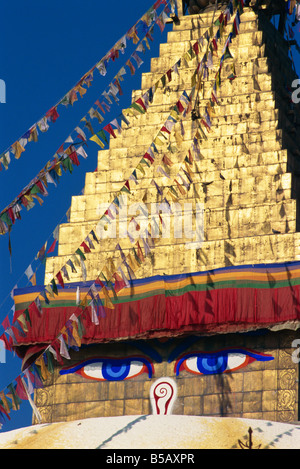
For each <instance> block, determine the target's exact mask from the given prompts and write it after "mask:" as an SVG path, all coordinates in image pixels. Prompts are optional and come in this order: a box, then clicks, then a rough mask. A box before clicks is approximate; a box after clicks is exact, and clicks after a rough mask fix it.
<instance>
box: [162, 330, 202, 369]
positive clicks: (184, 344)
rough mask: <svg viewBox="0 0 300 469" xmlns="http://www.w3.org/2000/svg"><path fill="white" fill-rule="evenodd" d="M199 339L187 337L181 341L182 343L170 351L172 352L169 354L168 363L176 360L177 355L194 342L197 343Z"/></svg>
mask: <svg viewBox="0 0 300 469" xmlns="http://www.w3.org/2000/svg"><path fill="white" fill-rule="evenodd" d="M199 339H200V337H197V336H189V337H187V338H186V339H185V340H183V342H181V343H180V344H178V345H177V346H176V347H175V348H174V350H172V352H171V353H170V355H169V358H168V363H171V362H172V361H173V360H175V358H177V357H178V355H180V354H181V353H182V352H184V351H185V350H186V349H187V348H188V347H190V346H191V345H193V344H194V343H195V342H198V340H199Z"/></svg>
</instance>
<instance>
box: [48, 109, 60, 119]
mask: <svg viewBox="0 0 300 469" xmlns="http://www.w3.org/2000/svg"><path fill="white" fill-rule="evenodd" d="M46 117H48V118H49V119H50V120H51V122H55V121H56V119H57V118H58V117H59V114H58V112H57V110H56V107H53V108H51V109H49V111H48V112H47V113H46Z"/></svg>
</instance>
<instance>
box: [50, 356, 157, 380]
mask: <svg viewBox="0 0 300 469" xmlns="http://www.w3.org/2000/svg"><path fill="white" fill-rule="evenodd" d="M133 361H140V362H142V363H143V364H144V365H145V366H146V367H147V370H148V376H149V378H152V375H153V374H154V367H153V364H152V362H151V361H150V360H149V358H146V357H144V356H139V355H133V356H127V357H123V358H116V357H94V358H89V359H88V360H84V361H82V362H80V363H77V364H76V365H74V366H71V367H69V368H64V369H62V370H60V372H59V373H60V374H61V375H66V374H70V373H75V372H77V371H79V370H81V369H82V368H84V367H85V366H87V365H91V364H93V363H112V362H115V363H117V362H119V363H123V364H128V363H129V364H130V363H131V362H133Z"/></svg>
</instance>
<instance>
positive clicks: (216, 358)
mask: <svg viewBox="0 0 300 469" xmlns="http://www.w3.org/2000/svg"><path fill="white" fill-rule="evenodd" d="M227 362H228V355H227V354H224V355H206V356H204V357H201V356H199V357H198V358H197V367H198V370H199V372H200V373H203V374H204V375H211V374H214V373H223V372H224V371H225V370H226V369H227Z"/></svg>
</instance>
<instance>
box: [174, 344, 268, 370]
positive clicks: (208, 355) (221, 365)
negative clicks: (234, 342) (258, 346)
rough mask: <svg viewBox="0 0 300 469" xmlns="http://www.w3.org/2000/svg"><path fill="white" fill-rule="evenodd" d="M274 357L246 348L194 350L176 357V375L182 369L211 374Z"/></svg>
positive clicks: (236, 368)
mask: <svg viewBox="0 0 300 469" xmlns="http://www.w3.org/2000/svg"><path fill="white" fill-rule="evenodd" d="M273 359H274V357H272V356H271V355H266V354H264V353H259V352H253V351H250V350H246V349H228V350H220V351H218V352H194V353H188V354H185V355H183V356H181V357H179V358H178V360H177V361H176V363H175V368H174V371H175V374H176V376H178V375H179V373H180V372H181V371H183V370H186V371H188V372H189V373H194V374H196V375H212V374H217V373H226V372H229V371H235V370H238V369H240V368H243V367H244V366H247V365H248V364H249V363H252V362H253V361H255V360H258V361H268V360H273Z"/></svg>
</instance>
